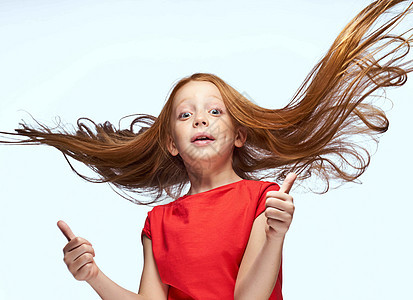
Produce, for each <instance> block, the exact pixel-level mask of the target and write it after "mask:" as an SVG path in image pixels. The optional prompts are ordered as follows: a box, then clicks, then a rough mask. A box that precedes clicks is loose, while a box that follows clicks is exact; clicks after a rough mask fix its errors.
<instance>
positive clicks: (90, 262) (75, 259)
mask: <svg viewBox="0 0 413 300" xmlns="http://www.w3.org/2000/svg"><path fill="white" fill-rule="evenodd" d="M57 226H58V227H59V229H60V230H61V231H62V233H63V234H64V236H65V237H66V238H67V240H68V241H69V242H68V243H67V244H66V246H65V247H64V248H63V253H64V258H63V261H64V262H65V263H66V265H67V267H68V269H69V271H70V273H72V275H73V276H74V277H75V278H76V279H77V280H85V281H88V280H91V279H94V278H96V276H97V275H98V273H99V268H98V267H97V265H96V263H95V261H94V259H93V257H94V256H95V251H94V250H93V248H92V244H91V243H89V242H88V241H87V240H85V239H83V238H81V237H76V236H75V235H74V234H73V232H72V230H71V229H70V227H69V226H68V225H67V224H66V223H65V222H63V221H59V222H57Z"/></svg>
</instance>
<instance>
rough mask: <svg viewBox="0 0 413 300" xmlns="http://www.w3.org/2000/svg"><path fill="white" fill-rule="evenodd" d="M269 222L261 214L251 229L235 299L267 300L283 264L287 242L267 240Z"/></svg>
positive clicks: (281, 239) (237, 282)
mask: <svg viewBox="0 0 413 300" xmlns="http://www.w3.org/2000/svg"><path fill="white" fill-rule="evenodd" d="M266 221H267V218H266V216H265V214H264V213H262V214H260V215H259V216H258V217H257V218H256V219H255V221H254V224H253V226H252V230H251V234H250V239H249V241H248V244H247V248H246V249H245V253H244V257H243V258H242V262H241V265H240V269H239V272H238V276H237V280H236V283H235V292H234V299H236V300H237V299H268V298H269V297H270V295H271V293H272V291H273V289H274V286H275V283H276V281H277V277H278V271H279V269H280V264H281V253H282V248H283V243H284V239H283V238H280V239H278V240H271V239H268V238H267V237H266V233H265V227H266V225H267V224H266Z"/></svg>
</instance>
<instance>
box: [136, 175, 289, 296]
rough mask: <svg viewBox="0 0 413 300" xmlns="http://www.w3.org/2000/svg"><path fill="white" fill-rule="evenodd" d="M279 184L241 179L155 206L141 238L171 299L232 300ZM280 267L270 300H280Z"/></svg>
mask: <svg viewBox="0 0 413 300" xmlns="http://www.w3.org/2000/svg"><path fill="white" fill-rule="evenodd" d="M278 190H279V186H278V185H277V184H276V183H273V182H268V181H254V180H246V179H244V180H241V181H237V182H233V183H230V184H226V185H223V186H220V187H217V188H214V189H212V190H209V191H205V192H201V193H198V194H195V195H185V196H182V197H180V198H178V199H177V200H175V201H173V202H171V203H169V204H166V205H159V206H156V207H154V208H153V209H152V210H151V211H150V212H148V217H147V218H146V221H145V225H144V228H143V230H142V235H146V236H147V237H148V238H149V239H151V240H152V251H153V254H154V257H155V261H156V264H157V267H158V271H159V274H160V277H161V280H162V282H163V283H165V284H167V285H169V292H168V299H214V300H216V299H220V300H225V299H234V288H235V281H236V278H237V274H238V270H239V266H240V264H241V260H242V257H243V254H244V251H245V248H246V246H247V243H248V239H249V236H250V232H251V228H252V225H253V222H254V220H255V218H256V217H257V216H258V215H260V214H261V213H262V212H263V211H264V210H265V195H266V193H267V192H268V191H278ZM281 284H282V268H281V267H280V270H279V273H278V278H277V282H276V285H275V288H274V291H273V293H272V294H271V297H270V298H269V299H272V300H282V293H281Z"/></svg>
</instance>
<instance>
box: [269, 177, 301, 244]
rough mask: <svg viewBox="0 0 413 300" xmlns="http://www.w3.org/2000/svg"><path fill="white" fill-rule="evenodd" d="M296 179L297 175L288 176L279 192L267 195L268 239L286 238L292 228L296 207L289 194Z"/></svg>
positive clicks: (271, 192) (270, 192)
mask: <svg viewBox="0 0 413 300" xmlns="http://www.w3.org/2000/svg"><path fill="white" fill-rule="evenodd" d="M296 178H297V175H296V174H294V173H290V174H288V175H287V177H286V178H285V180H284V182H283V184H282V185H281V188H280V190H279V191H269V192H268V193H267V194H266V201H265V216H266V217H267V226H266V228H265V231H266V235H267V238H284V236H285V234H286V233H287V230H288V228H289V227H290V224H291V221H292V219H293V214H294V209H295V207H294V203H293V197H291V196H290V195H289V194H288V193H289V192H290V190H291V187H292V186H293V184H294V181H295V179H296Z"/></svg>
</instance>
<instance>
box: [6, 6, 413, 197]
mask: <svg viewBox="0 0 413 300" xmlns="http://www.w3.org/2000/svg"><path fill="white" fill-rule="evenodd" d="M401 2H406V1H389V0H386V1H385V0H379V1H375V2H373V3H372V4H370V5H368V6H367V7H366V8H365V9H363V10H362V11H361V12H360V13H359V14H358V15H357V16H356V17H355V18H354V19H353V20H351V21H350V23H349V24H348V25H347V26H346V27H345V28H344V29H343V30H342V31H341V33H340V34H339V35H338V37H337V38H336V40H335V41H334V43H333V44H332V46H331V48H330V49H329V50H328V52H327V53H326V54H325V56H324V57H323V58H322V59H321V60H320V61H319V62H318V63H317V64H316V66H315V67H314V68H313V69H312V70H311V72H310V73H309V75H308V76H307V77H306V79H305V80H304V82H303V83H302V85H301V86H300V88H299V89H298V91H297V92H296V94H295V95H294V96H293V98H292V100H291V101H290V102H289V103H288V104H287V105H286V106H285V107H283V108H281V109H267V108H263V107H260V106H259V105H257V104H255V103H253V102H252V101H250V100H248V99H247V98H246V97H245V96H244V95H242V94H241V93H239V92H238V91H236V90H235V89H234V88H232V87H231V86H230V85H229V84H227V83H226V82H225V81H223V80H222V79H220V78H219V77H218V76H216V75H213V74H208V73H196V74H193V75H191V76H188V77H185V78H183V79H181V80H180V81H178V82H177V83H176V84H175V85H174V87H173V88H172V90H171V92H170V94H169V97H168V99H167V101H166V103H165V105H164V107H163V109H162V111H161V112H160V114H159V116H158V117H155V116H152V115H148V114H139V115H135V116H136V118H135V119H134V120H133V121H132V123H131V124H130V127H129V129H120V128H119V129H116V128H115V126H113V125H112V124H111V123H109V122H105V123H103V124H96V123H94V122H93V121H92V120H89V119H86V118H81V119H79V120H78V122H77V128H76V132H69V131H68V130H66V129H64V128H63V127H61V128H54V129H51V128H50V127H48V126H46V125H43V124H40V123H37V125H36V126H31V125H28V124H27V123H21V124H20V128H19V129H16V132H15V133H7V132H1V133H2V134H4V135H8V136H10V135H15V136H18V137H20V138H21V139H20V140H19V141H12V142H11V143H23V144H46V145H49V146H53V147H55V148H56V149H58V150H60V151H61V152H62V153H63V154H64V156H65V158H66V159H67V161H68V162H69V165H70V166H71V167H72V169H73V171H74V172H76V173H77V174H78V175H79V176H81V177H82V178H84V179H85V180H88V181H92V182H107V183H110V184H112V185H113V186H114V187H116V188H117V189H115V190H117V191H118V192H120V194H121V195H122V196H123V197H125V198H127V199H129V200H131V201H133V202H135V203H137V204H148V202H145V203H144V202H141V201H139V200H137V199H136V198H135V197H132V196H130V195H129V193H125V192H136V193H145V194H148V193H149V194H150V195H152V196H153V197H152V199H153V200H152V201H151V202H150V203H152V202H156V201H159V200H161V199H170V198H172V199H176V198H178V197H180V196H181V195H182V191H183V189H184V188H185V186H186V185H187V184H188V183H189V178H188V174H187V172H186V169H185V166H184V163H183V161H182V158H181V157H180V156H179V155H177V156H172V155H171V154H170V153H169V152H168V150H167V147H166V142H167V140H168V136H169V135H170V134H171V133H170V126H169V124H170V119H171V113H172V101H173V99H174V97H175V94H176V93H177V91H178V90H179V89H180V88H181V87H183V86H184V85H185V84H187V83H188V82H190V81H208V82H211V83H213V84H214V85H215V86H216V87H217V88H218V89H219V91H220V93H221V96H222V99H223V101H224V103H225V106H226V108H227V110H228V112H229V114H230V116H231V118H232V120H233V122H234V124H235V125H236V126H244V127H245V128H247V140H246V143H245V144H244V146H243V147H241V148H235V149H234V155H233V169H234V171H235V172H236V173H237V174H238V175H239V176H240V177H241V178H244V179H252V180H262V179H264V178H270V177H271V178H274V179H276V180H282V179H283V178H285V176H286V174H287V173H288V172H289V171H291V170H293V171H295V172H296V173H297V174H298V175H299V177H298V178H299V179H301V180H303V179H306V178H309V177H310V176H312V175H316V176H317V177H318V178H320V179H322V180H323V181H324V182H325V188H324V190H323V192H326V191H327V190H328V189H329V186H330V182H331V181H332V180H335V179H336V180H338V181H340V182H349V181H355V180H356V179H357V178H358V177H359V176H360V175H361V174H363V172H364V171H365V169H366V167H367V166H368V165H369V162H370V156H371V153H370V152H369V150H367V149H366V148H364V147H363V146H362V145H361V144H360V143H359V142H360V139H361V137H368V138H369V139H372V140H374V141H376V142H377V138H378V136H379V135H380V134H381V133H384V132H385V131H386V130H387V129H388V125H389V122H388V119H387V118H386V115H385V113H384V111H383V110H382V109H381V108H379V107H377V106H375V105H374V104H373V102H372V101H368V100H371V99H374V98H375V95H377V93H376V92H377V91H378V90H381V89H382V88H387V87H394V86H401V85H403V84H404V83H405V82H406V79H407V74H408V73H409V72H411V71H412V70H413V66H412V61H411V60H407V59H406V57H407V54H408V53H409V50H410V47H411V44H412V41H413V40H412V34H411V29H410V30H408V31H406V32H404V33H402V34H393V30H394V28H395V27H396V26H397V25H398V24H399V23H400V22H401V21H402V20H403V19H404V18H405V17H406V16H407V15H408V14H409V13H411V10H412V5H413V4H412V2H411V1H407V2H408V3H405V4H406V6H405V7H404V8H403V9H402V10H401V12H397V13H396V12H395V13H394V15H393V17H391V18H390V19H389V20H387V21H385V22H382V23H383V24H382V25H380V24H379V25H380V26H379V27H378V28H374V25H377V22H376V21H377V20H378V19H379V18H380V17H382V16H384V15H387V12H389V10H390V9H391V8H392V7H394V6H396V5H397V4H399V3H401ZM3 142H5V141H3ZM9 142H10V141H9ZM70 157H71V158H74V159H75V160H77V161H80V162H82V163H84V164H85V165H86V166H88V167H89V168H91V169H92V170H93V171H95V172H96V173H97V174H98V177H97V178H91V177H88V176H85V175H82V174H80V173H79V172H78V171H77V170H76V169H75V168H74V167H73V165H72V164H71V162H70V160H69V158H70ZM165 194H166V195H165ZM164 196H165V198H163V197H164Z"/></svg>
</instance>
